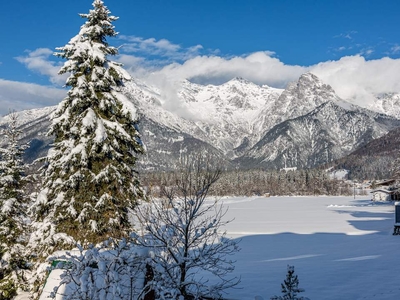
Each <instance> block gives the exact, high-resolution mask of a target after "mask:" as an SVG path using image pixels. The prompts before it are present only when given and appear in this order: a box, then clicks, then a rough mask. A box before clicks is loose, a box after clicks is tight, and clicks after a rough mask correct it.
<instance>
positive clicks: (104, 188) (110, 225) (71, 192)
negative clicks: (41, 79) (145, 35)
mask: <svg viewBox="0 0 400 300" xmlns="http://www.w3.org/2000/svg"><path fill="white" fill-rule="evenodd" d="M93 7H94V9H92V10H90V12H89V13H88V14H81V17H83V18H85V19H86V22H85V24H84V25H83V26H82V27H81V29H80V32H79V33H78V35H76V36H75V37H73V38H72V39H71V40H70V41H69V43H68V44H67V45H66V46H64V47H61V48H58V49H57V50H58V51H59V52H57V53H56V55H57V56H59V57H61V58H65V59H67V61H66V62H65V64H64V66H63V67H62V68H61V70H60V74H63V73H70V76H69V77H68V79H67V81H66V86H67V87H70V90H69V91H68V95H67V97H66V98H65V99H64V100H63V101H62V102H61V103H60V104H59V106H58V108H57V110H56V111H55V113H54V114H53V116H52V125H51V129H50V134H52V135H54V136H55V142H54V145H53V147H52V149H50V151H49V153H48V156H47V163H46V165H45V169H44V188H43V190H42V193H41V196H40V198H38V199H37V201H36V203H35V205H34V208H33V212H34V216H35V217H34V219H35V224H34V225H35V228H36V230H37V231H40V232H41V233H42V234H41V235H40V236H38V239H39V240H37V241H32V243H34V244H35V243H36V244H37V243H40V244H42V245H46V247H47V248H48V249H47V250H40V251H39V252H41V253H40V254H41V255H42V256H46V255H47V254H50V253H52V251H53V250H56V249H62V247H68V248H64V249H70V248H71V247H73V245H74V241H75V242H80V243H81V244H82V245H88V244H90V243H94V244H96V243H98V242H101V241H104V240H106V239H107V238H108V237H114V238H122V237H127V236H129V233H130V232H131V229H132V228H131V224H130V222H129V220H128V215H129V212H130V211H131V210H132V209H133V208H134V207H135V205H136V203H137V200H138V199H141V198H142V197H143V191H142V188H141V187H140V185H139V181H138V175H137V172H135V171H134V166H135V162H136V160H137V157H138V155H139V154H141V153H143V151H144V150H143V146H142V143H141V141H140V137H139V133H138V130H137V115H136V108H135V107H134V106H133V104H132V102H130V101H129V100H127V99H126V98H125V97H124V96H123V94H122V93H121V92H120V89H121V88H122V86H123V81H124V80H130V76H129V75H128V73H127V72H126V71H124V70H123V68H122V67H121V65H120V64H118V63H116V62H113V61H110V60H108V59H107V56H109V55H116V54H117V53H118V50H117V49H116V48H115V47H111V46H109V44H108V43H107V41H106V38H107V37H115V36H116V35H117V32H116V31H115V30H114V26H113V25H112V22H113V21H115V20H117V18H116V17H114V16H110V15H109V14H110V11H109V10H108V9H107V7H106V6H104V3H103V1H101V0H95V1H94V2H93ZM61 233H63V234H64V235H61ZM54 234H60V235H59V239H58V241H50V242H49V241H48V240H46V239H48V238H49V237H51V236H52V235H54ZM63 237H65V239H63V240H62V238H63ZM68 237H71V238H72V239H69V238H68ZM71 241H72V243H71ZM65 244H70V245H69V246H65Z"/></svg>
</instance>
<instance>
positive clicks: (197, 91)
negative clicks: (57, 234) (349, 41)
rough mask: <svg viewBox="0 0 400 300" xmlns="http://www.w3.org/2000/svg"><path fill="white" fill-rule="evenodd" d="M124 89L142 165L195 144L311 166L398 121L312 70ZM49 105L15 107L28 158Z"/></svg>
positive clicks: (245, 161)
mask: <svg viewBox="0 0 400 300" xmlns="http://www.w3.org/2000/svg"><path fill="white" fill-rule="evenodd" d="M124 92H125V94H126V95H127V96H128V98H129V99H130V100H131V101H132V102H134V103H135V106H136V107H137V108H138V111H139V116H140V130H141V134H142V138H143V141H144V143H145V145H146V146H147V154H146V155H145V156H144V157H143V158H142V160H141V162H140V165H141V167H142V168H144V169H171V168H174V166H175V165H176V163H177V160H178V159H179V157H180V156H181V155H182V154H183V153H186V152H191V151H195V150H198V151H206V152H209V153H213V155H216V156H218V157H220V159H221V160H225V161H232V162H234V163H240V164H241V165H240V166H242V167H249V166H258V165H259V164H261V165H263V166H268V167H272V168H281V167H310V166H315V165H318V164H320V163H325V162H329V161H331V160H332V159H335V158H338V157H341V156H343V155H345V154H347V153H349V152H351V151H353V150H355V148H357V147H358V146H361V145H364V144H365V143H367V142H369V141H370V140H371V139H374V138H377V137H379V136H382V135H384V134H385V133H386V132H388V131H389V130H390V129H392V128H394V127H396V126H400V121H399V120H398V119H396V118H394V117H388V116H384V115H381V114H378V113H376V112H374V111H371V110H368V109H365V108H361V107H358V106H356V105H353V104H351V103H349V102H346V101H344V100H342V99H340V98H339V97H338V96H337V95H336V93H335V91H334V90H333V89H332V87H330V86H329V85H326V84H324V83H323V82H321V80H320V79H319V78H318V77H316V76H315V75H313V74H311V73H306V74H303V75H302V76H301V77H300V78H299V80H298V81H297V82H294V83H290V84H289V85H288V86H287V88H286V89H285V90H280V89H275V88H271V87H268V86H259V85H256V84H254V83H251V82H249V81H246V80H245V79H242V78H234V79H232V80H230V81H228V82H226V83H224V84H222V85H218V86H216V85H206V86H204V85H199V84H195V83H191V82H189V81H182V82H179V83H178V84H177V85H176V89H175V90H174V91H169V90H160V89H158V88H155V87H152V86H149V85H146V84H144V83H143V82H139V81H138V80H133V81H131V82H128V83H127V84H126V87H125V88H124ZM392 98H393V99H396V98H395V97H392ZM385 99H386V98H385ZM386 102H387V101H386ZM386 102H385V103H386ZM382 107H383V106H382ZM382 109H383V108H382ZM382 109H381V110H382ZM53 110H54V107H49V108H44V109H35V110H31V111H25V112H20V113H19V114H20V122H21V125H22V126H23V130H24V141H27V140H32V142H31V145H32V147H31V149H30V150H29V152H28V156H29V158H30V159H29V160H32V159H33V158H36V157H37V156H38V155H44V154H45V152H46V151H47V149H48V144H49V143H50V142H51V137H46V136H44V133H45V132H46V131H47V128H48V126H49V116H50V114H51V112H52V111H53ZM376 110H377V111H379V109H377V108H376ZM392 115H394V116H396V114H394V113H392ZM6 121H7V118H6V117H5V118H4V119H3V120H2V121H1V122H2V123H0V126H1V124H4V122H6Z"/></svg>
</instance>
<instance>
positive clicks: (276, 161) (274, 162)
mask: <svg viewBox="0 0 400 300" xmlns="http://www.w3.org/2000/svg"><path fill="white" fill-rule="evenodd" d="M341 104H343V102H342V101H341V102H335V101H331V100H329V101H327V102H325V103H323V104H321V105H320V106H318V107H317V108H316V109H314V110H312V111H311V112H309V113H307V114H305V115H303V116H300V117H297V118H295V119H290V120H286V121H284V122H282V123H280V124H278V125H276V126H275V127H273V128H272V129H271V130H269V131H268V132H267V133H266V134H265V135H264V137H263V138H262V139H261V140H260V141H259V142H258V143H257V144H256V145H255V146H254V147H253V148H251V149H250V150H249V151H248V152H246V153H245V154H244V155H243V156H242V157H241V158H239V159H238V160H237V161H238V162H239V163H241V164H242V165H243V166H247V167H266V168H279V169H281V168H289V167H297V168H310V167H315V166H318V165H321V164H325V163H328V162H330V161H332V160H335V159H337V158H340V157H343V156H345V155H347V154H349V153H350V152H351V151H352V150H354V149H356V148H358V147H360V146H362V145H365V144H366V143H367V142H369V141H371V140H373V139H375V138H377V137H380V136H382V135H384V134H385V133H387V132H388V130H390V129H392V128H393V126H400V121H398V120H395V119H392V118H387V117H385V116H383V115H377V114H373V113H371V114H367V113H365V112H362V111H354V110H349V109H346V108H345V107H348V105H347V106H345V107H343V106H342V105H341Z"/></svg>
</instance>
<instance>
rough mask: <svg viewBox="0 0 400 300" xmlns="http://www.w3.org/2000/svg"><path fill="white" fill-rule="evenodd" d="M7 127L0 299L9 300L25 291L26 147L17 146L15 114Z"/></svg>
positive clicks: (0, 171) (0, 189)
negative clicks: (20, 290) (23, 157)
mask: <svg viewBox="0 0 400 300" xmlns="http://www.w3.org/2000/svg"><path fill="white" fill-rule="evenodd" d="M8 118H9V120H10V122H9V124H8V127H7V128H6V129H5V130H4V131H3V132H1V133H2V134H4V135H5V137H6V138H7V147H6V148H4V149H1V148H0V299H12V298H13V297H14V296H16V294H17V291H18V289H26V288H27V287H26V274H25V272H26V270H27V269H28V264H27V259H26V254H27V253H26V251H25V246H26V242H27V225H26V210H27V197H26V196H25V195H24V191H23V188H24V185H25V183H26V182H25V177H24V164H23V161H22V155H23V153H24V150H25V149H26V148H27V146H26V145H19V144H18V137H19V136H20V134H21V131H20V130H18V128H17V121H18V117H17V115H16V114H15V113H11V114H10V115H9V116H8Z"/></svg>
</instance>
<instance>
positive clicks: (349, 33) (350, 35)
mask: <svg viewBox="0 0 400 300" xmlns="http://www.w3.org/2000/svg"><path fill="white" fill-rule="evenodd" d="M357 33H358V32H357V31H355V30H350V31H347V32H344V33H341V34H338V35H335V36H334V38H344V39H348V40H352V39H353V36H354V35H355V34H357Z"/></svg>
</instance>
